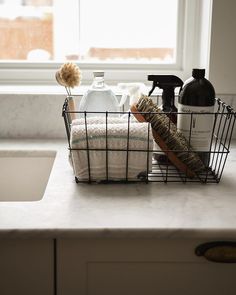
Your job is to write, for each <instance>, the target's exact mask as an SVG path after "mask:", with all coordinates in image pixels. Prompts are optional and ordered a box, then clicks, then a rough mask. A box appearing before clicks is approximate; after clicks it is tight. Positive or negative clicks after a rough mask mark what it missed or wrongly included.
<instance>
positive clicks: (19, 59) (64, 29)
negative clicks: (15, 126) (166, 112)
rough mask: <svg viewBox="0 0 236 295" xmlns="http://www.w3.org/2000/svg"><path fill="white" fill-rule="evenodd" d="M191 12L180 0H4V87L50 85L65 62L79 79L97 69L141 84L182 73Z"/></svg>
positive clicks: (0, 15)
mask: <svg viewBox="0 0 236 295" xmlns="http://www.w3.org/2000/svg"><path fill="white" fill-rule="evenodd" d="M186 2H187V1H186ZM188 2H189V1H188ZM191 2H193V1H191ZM188 5H189V4H187V3H185V1H184V0H140V1H135V2H134V1H131V0H119V1H115V0H114V1H110V0H99V1H94V0H70V1H65V0H1V1H0V32H1V39H2V40H1V48H0V79H1V83H10V80H11V81H13V80H15V82H19V83H28V82H30V81H31V82H33V83H50V82H52V81H54V75H53V74H54V70H55V69H57V68H58V67H59V66H60V64H61V63H63V62H65V61H68V60H73V61H74V62H78V64H79V65H80V67H81V69H82V70H83V74H85V75H83V77H84V79H83V80H86V79H87V80H91V76H90V77H89V71H90V72H91V70H93V69H95V68H98V69H104V70H106V71H107V72H109V75H108V76H109V77H108V78H109V80H110V81H111V82H116V81H117V80H120V78H119V77H122V78H123V80H126V81H128V80H130V81H138V80H142V81H143V79H146V73H148V71H149V72H150V70H152V71H153V70H154V71H159V70H174V71H178V70H181V69H182V68H183V55H184V41H185V40H184V35H185V31H184V28H185V27H186V22H184V20H185V13H186V6H188ZM192 9H193V8H192ZM122 71H123V73H122ZM144 74H145V76H144ZM142 75H143V76H142Z"/></svg>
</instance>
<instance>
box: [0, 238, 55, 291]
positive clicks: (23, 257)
mask: <svg viewBox="0 0 236 295" xmlns="http://www.w3.org/2000/svg"><path fill="white" fill-rule="evenodd" d="M53 265H54V264H53V240H46V239H45V240H41V239H40V240H38V239H0V294H1V295H16V294H17V295H53V294H54V293H53V277H54V274H53Z"/></svg>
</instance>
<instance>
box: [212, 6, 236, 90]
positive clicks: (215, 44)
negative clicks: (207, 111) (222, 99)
mask: <svg viewBox="0 0 236 295" xmlns="http://www.w3.org/2000/svg"><path fill="white" fill-rule="evenodd" d="M209 79H210V81H211V82H212V83H213V85H214V87H215V90H216V93H218V94H236V1H235V0H224V1H222V0H213V10H212V32H211V46H210V58H209Z"/></svg>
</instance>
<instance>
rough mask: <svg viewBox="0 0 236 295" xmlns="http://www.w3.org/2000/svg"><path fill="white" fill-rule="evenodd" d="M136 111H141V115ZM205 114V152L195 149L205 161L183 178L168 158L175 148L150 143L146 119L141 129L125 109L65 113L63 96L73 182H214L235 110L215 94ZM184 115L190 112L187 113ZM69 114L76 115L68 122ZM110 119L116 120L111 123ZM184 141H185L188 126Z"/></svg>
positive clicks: (226, 150) (66, 108) (221, 168)
mask: <svg viewBox="0 0 236 295" xmlns="http://www.w3.org/2000/svg"><path fill="white" fill-rule="evenodd" d="M141 114H143V115H147V113H141ZM164 114H165V113H164ZM177 114H178V113H177ZM209 114H210V115H211V116H212V117H213V122H214V123H213V128H212V132H211V141H210V147H209V150H208V151H203V152H201V153H199V151H198V152H197V153H198V154H201V155H204V156H206V157H207V159H208V160H207V164H205V169H204V170H203V171H200V172H198V173H194V175H191V176H189V173H188V168H186V171H185V170H183V169H182V170H181V169H179V167H178V166H176V165H173V162H172V161H171V160H170V157H169V155H170V154H173V153H174V154H177V153H179V152H181V151H180V150H177V149H172V150H170V149H168V148H166V149H163V148H162V149H161V148H160V147H159V146H158V144H155V142H154V141H153V137H152V133H153V130H152V125H151V123H150V122H147V123H146V125H145V128H146V129H143V130H141V129H142V128H144V126H143V125H142V124H140V123H137V122H135V119H134V116H133V113H132V112H130V111H127V112H126V111H122V112H86V111H70V110H69V104H68V97H67V98H66V99H65V102H64V105H63V109H62V116H63V118H64V123H65V129H66V134H67V139H68V145H69V147H68V149H69V158H70V162H71V165H72V167H73V170H74V175H75V181H76V182H77V183H134V182H144V183H149V182H165V183H168V182H182V183H187V182H196V183H197V182H198V183H219V182H220V180H221V178H222V174H223V171H224V168H225V164H226V160H227V157H228V154H229V152H230V143H231V139H232V134H233V129H234V124H235V119H236V113H235V111H234V110H233V108H232V107H230V106H229V105H227V104H225V103H224V102H223V101H222V100H221V99H218V98H216V104H215V112H214V113H208V115H209ZM158 115H162V114H159V113H158ZM165 115H168V114H165ZM188 115H189V116H192V115H193V113H189V114H188ZM201 115H205V114H201ZM74 118H77V119H75V120H72V119H74ZM113 121H114V122H118V123H117V124H115V125H112V123H113ZM120 122H122V123H120ZM134 122H135V123H134ZM135 124H136V125H137V124H140V125H137V126H136V125H135ZM141 125H142V128H141V127H140V126H141ZM111 126H112V127H111ZM114 126H115V127H114ZM169 126H170V125H169ZM134 127H135V128H134ZM169 128H170V127H169ZM117 130H120V132H118V131H117ZM76 132H77V133H76ZM145 132H146V133H145ZM142 136H143V137H142ZM189 140H191V130H190V137H189ZM153 143H154V144H153ZM187 152H190V151H187ZM206 157H205V158H206Z"/></svg>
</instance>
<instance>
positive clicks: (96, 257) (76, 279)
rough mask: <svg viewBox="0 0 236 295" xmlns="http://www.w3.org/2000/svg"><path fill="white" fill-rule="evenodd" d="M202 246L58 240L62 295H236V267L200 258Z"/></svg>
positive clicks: (150, 241) (152, 241) (180, 242)
mask: <svg viewBox="0 0 236 295" xmlns="http://www.w3.org/2000/svg"><path fill="white" fill-rule="evenodd" d="M202 242H203V241H199V240H158V239H147V240H141V239H140V240H139V239H131V240H129V239H126V240H122V239H114V240H109V239H107V240H98V239H96V240H93V239H87V240H73V239H71V240H60V241H58V278H59V280H58V281H59V290H60V292H59V294H60V295H64V294H70V295H74V294H78V292H79V294H91V295H97V294H102V295H106V294H112V295H116V294H117V295H118V294H122V295H123V294H127V295H128V294H129V295H130V294H151V295H152V294H155V295H156V294H160V295H162V294H163V295H165V294H166V295H172V294H187V295H192V294H193V295H195V294H196V295H197V294H215V295H217V294H219V295H222V294H227V295H231V294H232V295H233V294H235V290H236V282H235V280H234V277H235V276H236V264H219V263H213V262H209V261H207V260H206V259H205V258H203V257H198V256H196V255H195V248H196V246H198V245H199V244H201V243H202ZM204 242H205V241H204ZM226 290H227V292H226Z"/></svg>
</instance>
